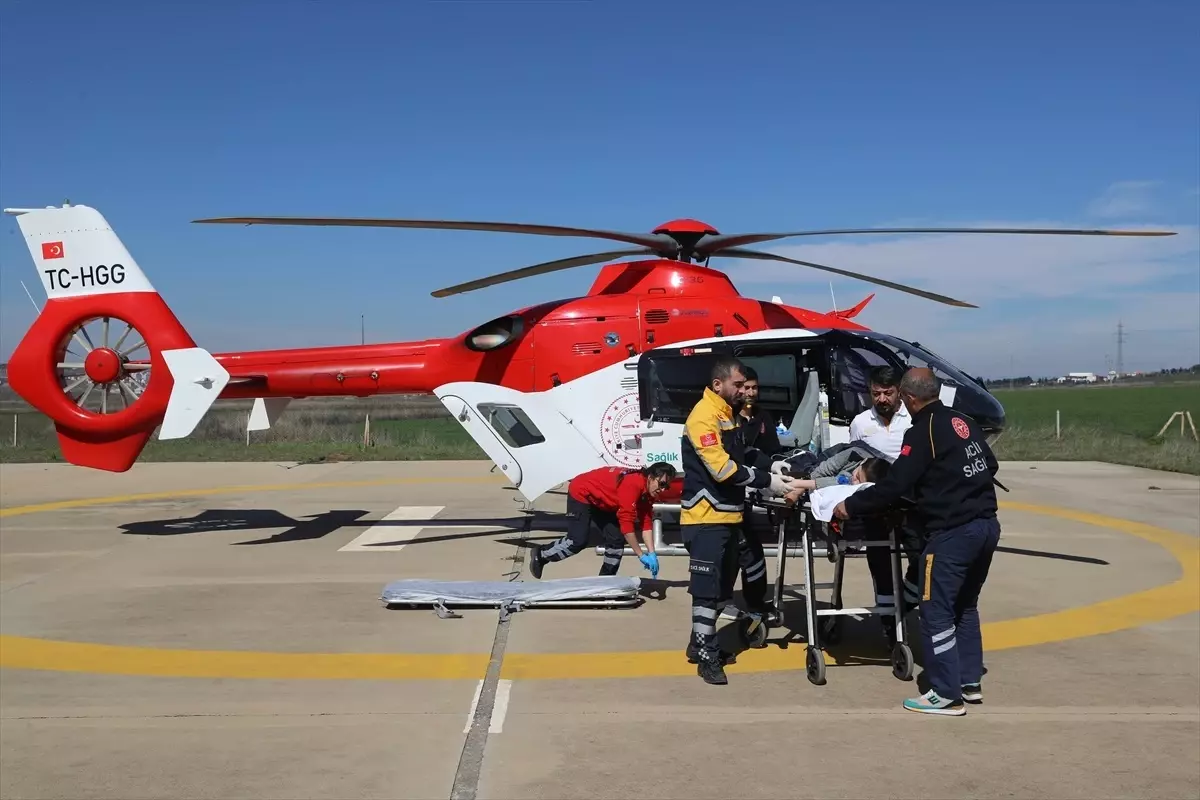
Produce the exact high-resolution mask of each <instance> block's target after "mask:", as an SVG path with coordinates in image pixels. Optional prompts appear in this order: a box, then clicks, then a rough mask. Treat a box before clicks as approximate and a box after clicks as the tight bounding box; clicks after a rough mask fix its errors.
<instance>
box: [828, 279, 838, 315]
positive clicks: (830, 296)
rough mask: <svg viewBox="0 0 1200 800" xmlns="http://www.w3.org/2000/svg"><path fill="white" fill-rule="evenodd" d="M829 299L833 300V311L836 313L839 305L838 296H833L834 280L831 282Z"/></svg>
mask: <svg viewBox="0 0 1200 800" xmlns="http://www.w3.org/2000/svg"><path fill="white" fill-rule="evenodd" d="M829 299H830V300H831V301H832V302H833V312H834V313H835V314H836V313H837V310H838V307H837V298H836V297H834V296H833V281H830V282H829Z"/></svg>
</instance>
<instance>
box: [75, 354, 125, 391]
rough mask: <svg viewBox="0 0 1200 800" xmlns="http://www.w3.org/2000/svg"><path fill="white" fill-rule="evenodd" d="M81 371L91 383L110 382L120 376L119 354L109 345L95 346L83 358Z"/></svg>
mask: <svg viewBox="0 0 1200 800" xmlns="http://www.w3.org/2000/svg"><path fill="white" fill-rule="evenodd" d="M83 371H84V372H86V373H87V376H88V378H90V379H91V381H92V383H112V382H113V381H115V380H116V379H117V378H119V377H120V376H121V356H119V355H118V354H117V351H116V350H113V349H112V348H110V347H97V348H96V349H94V350H92V351H91V352H90V353H88V354H87V358H85V359H84V360H83Z"/></svg>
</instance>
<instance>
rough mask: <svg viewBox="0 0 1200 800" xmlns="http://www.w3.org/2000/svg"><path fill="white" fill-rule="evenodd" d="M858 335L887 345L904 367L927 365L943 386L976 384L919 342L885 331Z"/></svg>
mask: <svg viewBox="0 0 1200 800" xmlns="http://www.w3.org/2000/svg"><path fill="white" fill-rule="evenodd" d="M860 335H861V336H862V337H863V338H865V339H871V340H874V341H877V342H880V343H882V344H885V345H887V346H888V347H889V348H890V349H891V350H892V351H894V352H895V353H896V355H897V356H898V357H899V358H900V360H901V361H902V362H903V363H904V366H905V369H907V368H909V367H928V368H929V369H931V370H933V374H934V375H936V376H937V379H938V380H939V381H941V382H942V384H943V385H945V386H955V387H958V386H969V385H975V384H976V381H974V380H972V379H971V378H970V377H968V376H967V375H965V374H963V372H962V371H961V370H959V369H957V368H956V367H955V366H953V365H952V364H951V363H950V362H949V361H947V360H946V359H944V358H941V357H940V356H937V355H935V354H934V353H931V352H930V351H929V350H927V349H925V348H924V347H922V346H921V345H920V344H917V343H910V342H906V341H904V340H902V339H897V338H896V337H894V336H888V335H887V334H885V333H874V332H872V333H863V334H860Z"/></svg>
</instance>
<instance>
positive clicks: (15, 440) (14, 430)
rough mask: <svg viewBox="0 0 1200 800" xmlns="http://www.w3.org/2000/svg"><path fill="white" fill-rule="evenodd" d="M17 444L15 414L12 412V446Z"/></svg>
mask: <svg viewBox="0 0 1200 800" xmlns="http://www.w3.org/2000/svg"><path fill="white" fill-rule="evenodd" d="M16 446H17V415H16V414H13V447H16Z"/></svg>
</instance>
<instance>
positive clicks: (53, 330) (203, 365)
mask: <svg viewBox="0 0 1200 800" xmlns="http://www.w3.org/2000/svg"><path fill="white" fill-rule="evenodd" d="M5 210H6V212H7V213H10V214H15V215H17V224H18V226H19V227H20V229H21V233H22V234H23V235H24V236H25V240H26V245H27V246H28V247H29V252H30V255H31V256H32V257H33V261H34V264H35V265H36V267H37V269H38V274H39V277H40V278H41V279H42V286H43V287H44V288H45V290H46V297H47V300H46V305H45V306H44V307H43V308H42V309H41V310H40V311H39V313H38V317H37V319H36V320H35V321H34V323H33V325H32V326H31V327H30V329H29V331H28V332H27V333H26V334H25V338H24V339H22V340H21V342H20V344H19V345H18V346H17V349H16V350H15V351H14V352H13V354H12V357H11V358H10V359H9V362H8V377H9V382H10V383H11V385H12V388H13V391H15V392H16V393H17V394H18V395H20V396H21V397H22V398H23V399H24V400H25V401H26V402H28V403H29V404H30V405H32V406H33V407H34V408H36V409H37V410H39V411H41V412H42V413H43V414H45V415H46V416H48V417H50V419H52V420H53V421H54V426H55V430H56V431H57V433H58V439H59V444H60V446H61V448H62V452H63V456H64V458H66V460H67V461H68V462H70V463H72V464H76V465H79V466H87V467H94V468H96V469H103V470H108V471H111V472H124V471H125V470H128V469H129V468H130V467H131V466H132V465H133V463H134V461H136V460H137V457H138V455H139V454H140V453H141V451H142V449H143V448H144V447H145V446H146V443H147V442H148V441H149V439H150V437H151V435H152V434H153V433H154V429H155V428H156V427H159V426H161V430H160V433H159V438H160V439H174V438H182V437H185V436H187V435H189V434H190V433H191V432H192V430H193V429H194V428H195V426H196V424H197V423H199V421H200V419H201V418H202V417H203V416H204V414H205V413H206V412H207V411H208V408H209V407H210V406H211V404H212V402H213V401H214V400H215V399H216V398H217V396H218V395H220V393H221V391H222V390H223V389H224V388H225V385H226V383H227V382H228V381H229V373H228V372H226V371H225V369H224V368H223V367H221V365H220V364H218V363H217V361H216V360H215V359H214V358H213V357H212V356H211V355H209V353H208V352H206V351H205V350H202V349H201V348H198V347H196V345H195V342H193V341H192V339H191V337H190V336H189V335H188V333H187V331H186V330H185V329H184V327H183V325H182V324H181V323H180V322H179V320H178V319H177V318H176V317H175V315H174V314H173V313H172V311H171V310H170V308H168V307H167V304H166V303H165V302H164V301H163V299H162V297H161V296H160V295H159V294H158V292H157V291H156V290H155V289H154V287H153V286H152V285H151V284H150V281H149V280H148V279H147V278H146V276H145V274H144V273H143V272H142V270H141V268H140V267H139V266H138V264H137V261H136V260H134V258H133V257H132V256H131V255H130V254H129V251H128V250H126V249H125V246H124V245H123V244H122V243H121V240H120V239H119V238H118V237H117V235H116V234H115V233H114V232H113V230H112V228H110V227H109V225H108V222H107V221H106V220H105V219H104V217H103V216H102V215H101V214H100V212H98V211H96V210H95V209H93V208H90V207H88V206H63V207H61V208H56V207H49V208H44V209H5ZM142 351H145V352H144V353H143V352H142Z"/></svg>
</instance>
